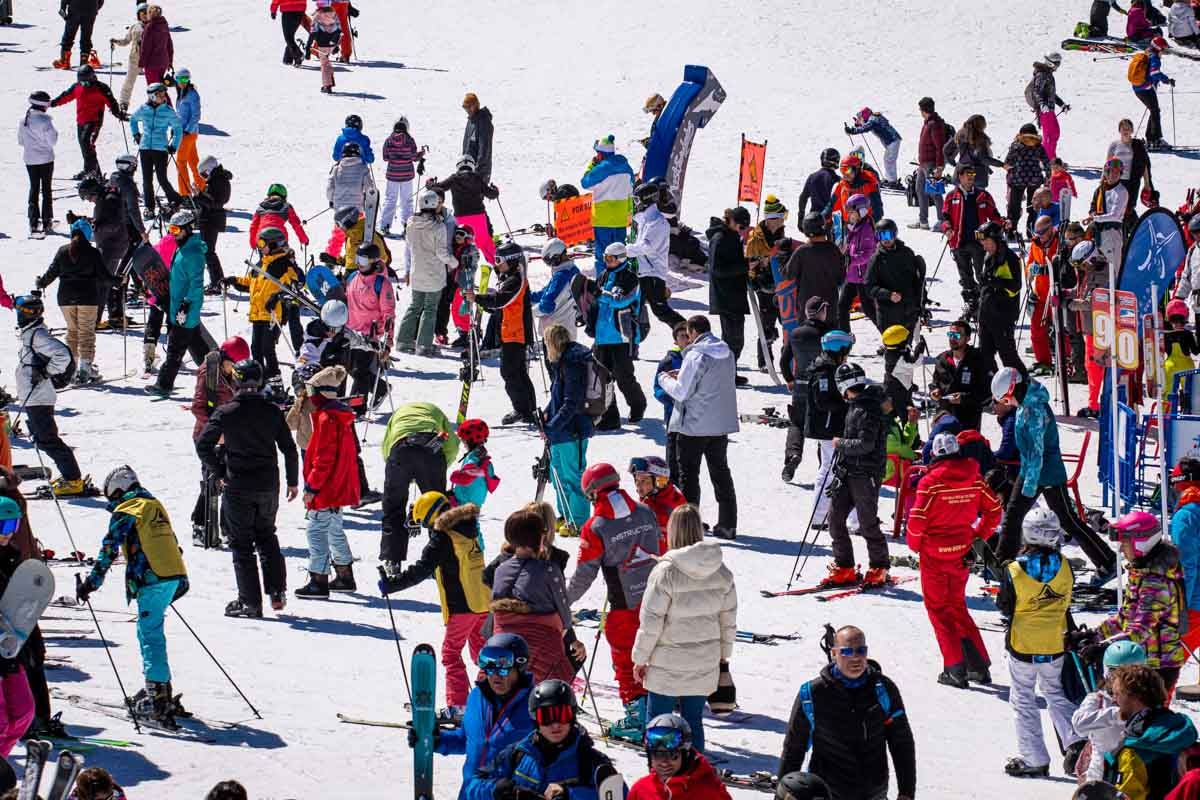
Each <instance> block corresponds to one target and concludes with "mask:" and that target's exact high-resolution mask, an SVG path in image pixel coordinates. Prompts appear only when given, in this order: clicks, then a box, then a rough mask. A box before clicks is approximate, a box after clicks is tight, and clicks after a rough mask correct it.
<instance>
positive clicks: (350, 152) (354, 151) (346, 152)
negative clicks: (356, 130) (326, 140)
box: [342, 142, 362, 158]
mask: <svg viewBox="0 0 1200 800" xmlns="http://www.w3.org/2000/svg"><path fill="white" fill-rule="evenodd" d="M347 156H360V157H361V156H362V148H361V147H359V146H358V143H357V142H347V143H346V145H345V146H344V147H343V148H342V158H346V157H347Z"/></svg>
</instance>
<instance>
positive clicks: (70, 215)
mask: <svg viewBox="0 0 1200 800" xmlns="http://www.w3.org/2000/svg"><path fill="white" fill-rule="evenodd" d="M77 219H79V217H78V216H76V214H75V212H74V211H68V212H67V224H68V225H74V224H75V220H77Z"/></svg>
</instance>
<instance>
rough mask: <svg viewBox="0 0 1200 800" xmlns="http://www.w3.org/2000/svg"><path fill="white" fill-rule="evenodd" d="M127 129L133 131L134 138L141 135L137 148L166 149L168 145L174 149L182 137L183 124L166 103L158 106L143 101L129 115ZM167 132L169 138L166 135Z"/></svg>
mask: <svg viewBox="0 0 1200 800" xmlns="http://www.w3.org/2000/svg"><path fill="white" fill-rule="evenodd" d="M197 124H198V123H197ZM129 130H130V131H132V132H133V136H134V138H138V137H141V141H140V142H138V149H139V150H166V149H167V148H168V146H170V147H171V148H172V149H175V148H178V147H179V141H180V140H181V139H182V138H183V126H181V125H180V124H179V115H178V114H176V113H175V109H173V108H171V107H170V106H169V105H167V104H166V103H163V104H162V105H159V106H156V105H153V104H152V103H144V104H143V105H142V107H141V108H139V109H138V110H137V111H135V112H133V116H132V117H130V119H129ZM168 132H169V133H170V138H168V137H167V134H168Z"/></svg>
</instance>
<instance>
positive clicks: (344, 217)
mask: <svg viewBox="0 0 1200 800" xmlns="http://www.w3.org/2000/svg"><path fill="white" fill-rule="evenodd" d="M360 216H362V212H361V211H359V210H358V207H357V206H342V207H341V208H339V209H338V210H337V211H335V212H334V213H333V223H334V224H335V225H337V226H338V227H339V228H344V229H346V230H349V229H350V228H353V227H354V223H356V222H358V218H359V217H360Z"/></svg>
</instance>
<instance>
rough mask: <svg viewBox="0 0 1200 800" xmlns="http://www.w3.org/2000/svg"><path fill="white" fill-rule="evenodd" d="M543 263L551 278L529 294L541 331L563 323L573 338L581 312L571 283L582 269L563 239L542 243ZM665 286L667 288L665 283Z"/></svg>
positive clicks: (543, 336) (569, 335)
mask: <svg viewBox="0 0 1200 800" xmlns="http://www.w3.org/2000/svg"><path fill="white" fill-rule="evenodd" d="M542 263H543V264H545V265H546V266H548V267H549V268H550V282H549V283H547V284H546V285H545V286H543V287H542V288H541V289H539V290H538V291H536V292H531V293H530V295H529V301H530V302H531V303H532V304H533V314H534V316H536V317H537V320H538V332H539V333H541V335H542V338H543V339H545V337H546V332H547V331H548V330H549V329H550V328H551V327H553V326H555V325H561V326H562V328H563V329H564V330H565V331H566V332H567V336H568V337H569V338H570V339H571V341H574V340H575V335H576V331H575V329H576V327H578V326H577V325H576V323H577V322H578V320H579V317H580V314H579V305H578V304H577V303H576V302H575V296H574V295H573V294H572V293H571V287H572V285H574V283H575V276H576V275H581V274H582V273H580V271H579V267H577V266H575V261H574V260H572V259H571V257H570V256H568V255H567V246H566V245H565V244H563V241H562V240H561V239H551V240H550V241H548V242H546V244H544V245H543V246H542ZM640 280H645V279H644V278H643V279H640ZM663 286H664V288H665V286H666V284H665V283H664V284H663Z"/></svg>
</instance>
